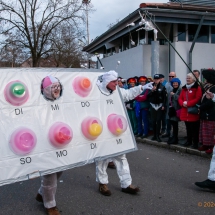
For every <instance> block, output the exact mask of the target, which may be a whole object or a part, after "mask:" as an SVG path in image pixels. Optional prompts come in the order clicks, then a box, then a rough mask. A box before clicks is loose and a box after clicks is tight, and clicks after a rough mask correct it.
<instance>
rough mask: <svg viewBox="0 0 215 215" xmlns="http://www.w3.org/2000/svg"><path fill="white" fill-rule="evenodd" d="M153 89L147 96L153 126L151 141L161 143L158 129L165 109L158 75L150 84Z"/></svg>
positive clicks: (164, 94) (164, 90)
mask: <svg viewBox="0 0 215 215" xmlns="http://www.w3.org/2000/svg"><path fill="white" fill-rule="evenodd" d="M152 85H153V88H152V90H151V92H150V93H149V94H148V97H149V102H150V105H151V109H150V112H151V118H152V124H153V131H154V136H153V137H152V140H157V141H158V142H161V139H160V129H161V119H162V114H163V111H164V109H165V108H166V96H167V95H166V89H165V87H164V86H163V85H162V84H161V83H160V75H159V74H155V75H154V83H153V84H152Z"/></svg>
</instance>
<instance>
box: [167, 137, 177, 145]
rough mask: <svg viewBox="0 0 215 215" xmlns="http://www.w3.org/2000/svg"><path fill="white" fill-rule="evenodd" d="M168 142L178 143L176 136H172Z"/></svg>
mask: <svg viewBox="0 0 215 215" xmlns="http://www.w3.org/2000/svg"><path fill="white" fill-rule="evenodd" d="M167 143H168V144H178V137H175V136H173V137H172V138H171V139H170V141H169V142H167Z"/></svg>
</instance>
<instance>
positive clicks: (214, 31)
mask: <svg viewBox="0 0 215 215" xmlns="http://www.w3.org/2000/svg"><path fill="white" fill-rule="evenodd" d="M211 43H215V26H211Z"/></svg>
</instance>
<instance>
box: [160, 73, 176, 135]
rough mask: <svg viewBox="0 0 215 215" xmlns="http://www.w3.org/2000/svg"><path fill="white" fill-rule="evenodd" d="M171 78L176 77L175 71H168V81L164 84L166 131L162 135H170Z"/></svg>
mask: <svg viewBox="0 0 215 215" xmlns="http://www.w3.org/2000/svg"><path fill="white" fill-rule="evenodd" d="M173 78H176V73H175V72H170V73H169V81H168V82H167V83H166V84H165V88H166V92H167V101H166V102H167V104H166V114H165V116H166V133H165V134H163V135H162V137H170V132H171V124H170V120H169V115H168V112H169V102H170V96H171V95H170V92H172V89H173V88H172V85H171V80H172V79H173Z"/></svg>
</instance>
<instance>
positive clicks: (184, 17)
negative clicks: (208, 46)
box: [83, 3, 215, 53]
mask: <svg viewBox="0 0 215 215" xmlns="http://www.w3.org/2000/svg"><path fill="white" fill-rule="evenodd" d="M172 5H174V6H172ZM206 9H207V10H206ZM139 11H141V13H143V14H144V13H145V12H146V11H147V12H149V13H151V14H153V20H154V21H155V22H157V23H159V22H162V23H182V24H199V21H200V20H201V17H202V16H205V18H204V22H203V25H214V26H215V8H208V7H199V6H186V7H185V6H183V8H182V7H181V5H180V4H176V3H170V4H148V3H142V4H140V8H139V9H137V10H135V11H134V12H133V13H131V14H129V15H128V16H127V17H125V18H124V19H123V20H121V21H120V22H119V23H117V24H116V25H115V26H113V27H112V28H110V29H109V30H108V31H106V32H105V33H103V34H102V35H101V36H99V37H98V38H96V39H95V40H94V41H93V42H92V43H90V44H89V45H88V46H85V47H84V48H83V51H86V52H89V53H94V52H96V50H99V49H101V48H102V47H104V46H105V47H111V44H112V42H113V41H114V40H116V39H118V38H120V37H122V36H123V35H125V34H127V33H129V30H130V31H132V30H134V29H136V28H138V27H139V23H138V22H137V21H138V20H140V16H139ZM131 22H136V24H135V26H132V27H129V29H128V27H127V24H129V23H131Z"/></svg>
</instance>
